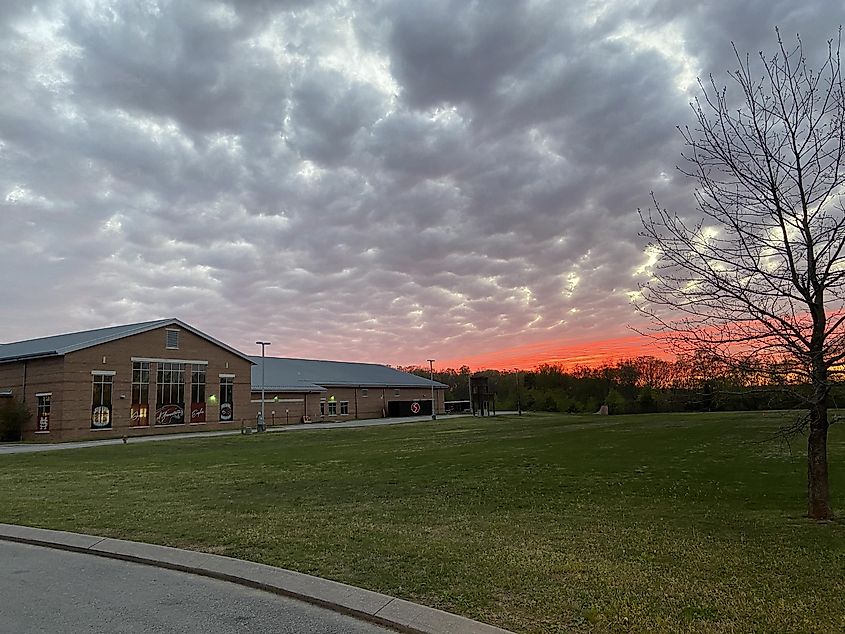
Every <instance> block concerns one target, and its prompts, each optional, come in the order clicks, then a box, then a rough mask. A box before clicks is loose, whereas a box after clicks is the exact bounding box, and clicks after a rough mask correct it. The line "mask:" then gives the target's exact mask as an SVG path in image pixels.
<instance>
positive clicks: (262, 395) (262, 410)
mask: <svg viewBox="0 0 845 634" xmlns="http://www.w3.org/2000/svg"><path fill="white" fill-rule="evenodd" d="M255 343H256V344H258V345H259V346H261V420H260V421H259V425H258V427H259V429H258V431H264V429H263V428H264V400H265V399H264V386H265V385H266V383H265V381H264V348H265V347H266V346H269V345H270V342H269V341H256V342H255Z"/></svg>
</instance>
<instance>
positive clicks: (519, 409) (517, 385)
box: [514, 368, 522, 416]
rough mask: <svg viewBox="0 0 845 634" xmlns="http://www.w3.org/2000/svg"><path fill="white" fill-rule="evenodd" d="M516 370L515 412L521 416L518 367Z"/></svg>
mask: <svg viewBox="0 0 845 634" xmlns="http://www.w3.org/2000/svg"><path fill="white" fill-rule="evenodd" d="M514 369H515V370H516V413H517V414H518V415H519V416H522V400H521V399H520V398H519V368H514Z"/></svg>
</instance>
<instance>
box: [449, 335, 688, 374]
mask: <svg viewBox="0 0 845 634" xmlns="http://www.w3.org/2000/svg"><path fill="white" fill-rule="evenodd" d="M645 355H648V356H653V357H658V358H661V359H669V358H671V356H672V355H670V354H668V353H667V352H666V351H665V350H662V349H660V348H659V347H658V346H657V345H656V344H655V342H654V341H653V340H651V339H649V338H648V337H643V336H641V335H631V336H628V337H613V338H608V339H599V340H595V341H589V342H583V341H579V342H575V341H569V342H566V341H543V342H540V343H534V344H526V345H523V346H516V347H513V348H505V349H503V350H498V351H496V352H490V353H485V354H479V355H474V356H470V357H463V358H460V359H444V360H442V361H438V362H437V366H438V367H440V368H459V367H460V366H462V365H468V366H469V367H470V368H471V369H473V370H483V369H490V370H507V369H512V368H519V369H530V368H534V367H536V366H538V365H540V364H543V363H551V364H555V365H560V366H563V367H564V368H573V367H575V366H579V365H582V366H597V365H601V364H603V363H613V362H615V361H619V360H620V359H627V358H631V357H638V356H645Z"/></svg>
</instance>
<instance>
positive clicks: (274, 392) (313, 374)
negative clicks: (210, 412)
mask: <svg viewBox="0 0 845 634" xmlns="http://www.w3.org/2000/svg"><path fill="white" fill-rule="evenodd" d="M250 359H251V360H252V361H253V362H254V364H255V365H253V366H252V404H253V407H254V409H256V411H258V410H260V409H261V386H262V384H263V385H264V399H265V402H264V408H265V416H266V419H267V420H266V422H267V424H268V425H273V424H276V425H278V424H285V423H298V422H302V421H303V420H305V421H308V420H310V421H312V422H317V421H343V420H356V419H366V418H384V417H397V416H417V415H430V414H431V413H432V408H433V409H434V411H435V412H436V413H439V414H442V413H444V411H445V410H444V395H445V391H446V389H447V388H448V386H446V385H444V384H443V383H438V382H437V381H434V382H432V381H430V380H429V379H425V378H422V377H419V376H416V375H413V374H409V373H407V372H401V371H399V370H395V369H393V368H390V367H388V366H385V365H378V364H374V363H349V362H344V361H320V360H314V359H288V358H278V357H266V358H264V359H263V360H262V357H250ZM262 363H263V364H264V366H263V374H262ZM262 382H263V383H262ZM432 387H433V388H434V389H433V390H432ZM432 392H433V396H434V400H433V401H432Z"/></svg>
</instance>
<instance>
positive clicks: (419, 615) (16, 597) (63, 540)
mask: <svg viewBox="0 0 845 634" xmlns="http://www.w3.org/2000/svg"><path fill="white" fill-rule="evenodd" d="M4 541H5V542H16V543H18V544H29V545H31V546H41V547H48V548H55V549H59V550H64V551H71V552H73V553H83V557H84V558H90V559H89V560H88V561H85V559H78V558H77V559H75V560H72V561H71V560H68V561H65V562H64V564H57V565H55V566H52V564H49V562H47V563H45V561H46V560H48V559H49V557H46V558H45V556H44V554H43V553H40V552H38V551H27V550H26V549H20V548H18V549H17V550H15V549H13V548H12V549H10V548H2V546H3V542H4ZM95 556H96V557H105V558H109V559H113V560H122V561H121V562H120V563H114V565H111V566H106V567H105V568H107V569H108V570H106V569H105V568H103V567H102V566H101V564H100V563H98V562H97V561H94V559H95ZM71 559H72V558H71ZM10 561H11V562H12V563H9V562H10ZM15 562H17V563H15ZM129 562H134V564H133V563H129ZM136 564H146V565H148V566H155V567H156V568H165V569H169V570H175V571H179V572H182V573H191V574H193V575H200V576H202V577H207V578H211V579H217V580H220V581H226V582H229V583H234V584H239V585H241V586H246V587H249V588H254V589H258V590H264V591H266V592H271V593H274V594H277V595H282V596H285V597H290V598H292V599H296V600H297V601H304V602H307V603H310V604H313V605H317V606H320V607H322V608H327V609H329V610H332V611H333V612H337V613H342V614H346V615H350V616H354V617H356V618H358V619H362V620H364V621H367V622H369V623H374V624H377V625H381V626H385V627H389V628H392V629H395V630H398V631H401V632H411V633H413V634H457V633H460V634H510V633H509V632H507V630H503V629H500V628H497V627H493V626H491V625H486V624H484V623H479V622H478V621H473V620H470V619H467V618H464V617H462V616H457V615H455V614H450V613H448V612H443V611H441V610H435V609H434V608H429V607H426V606H423V605H419V604H416V603H411V602H409V601H404V600H402V599H397V598H395V597H391V596H388V595H385V594H381V593H378V592H372V591H370V590H364V589H362V588H356V587H354V586H349V585H346V584H343V583H338V582H336V581H329V580H328V579H321V578H319V577H313V576H311V575H306V574H302V573H299V572H294V571H291V570H285V569H283V568H276V567H273V566H266V565H263V564H256V563H252V562H249V561H243V560H241V559H232V558H229V557H221V556H220V555H210V554H206V553H198V552H193V551H188V550H181V549H178V548H167V547H165V546H155V545H153V544H144V543H141V542H131V541H125V540H120V539H109V538H103V537H97V536H94V535H83V534H80V533H66V532H63V531H52V530H46V529H41V528H29V527H26V526H15V525H13V524H0V571H2V574H0V579H2V580H3V581H2V582H0V596H2V597H3V601H0V629H2V630H3V631H6V630H7V629H8V628H7V626H8V624H9V623H22V624H23V625H26V624H27V623H29V622H31V623H36V624H38V627H40V628H42V629H40V630H39V629H38V628H36V627H12V629H9V631H16V632H17V631H20V632H28V631H45V632H53V631H88V632H91V631H94V632H100V631H103V632H106V631H108V632H118V631H125V632H136V631H153V632H155V631H162V632H163V631H180V632H181V631H188V632H203V633H205V632H215V631H279V632H286V631H291V632H294V631H295V632H326V633H330V632H333V633H336V634H342V633H343V634H345V633H350V634H351V633H353V632H354V633H356V634H357V633H359V632H361V633H363V632H367V633H369V632H383V630H381V629H378V628H372V627H371V628H369V629H367V628H359V629H354V628H353V626H354V623H352V622H351V621H343V622H342V623H340V621H338V622H336V623H335V624H336V625H337V624H338V623H339V625H338V627H340V628H347V629H326V624H327V623H329V622H330V621H331V619H329V618H328V617H327V616H326V615H325V614H322V615H321V614H319V613H317V612H315V611H308V610H302V609H300V608H301V606H295V605H293V608H294V609H295V612H296V614H295V615H294V617H293V618H294V620H295V621H297V620H298V621H299V622H300V623H312V624H315V623H316V625H313V627H315V628H317V629H309V627H311V626H308V627H305V628H304V629H293V630H289V629H281V628H279V629H273V630H263V629H261V627H258V628H257V629H253V627H251V626H250V625H251V623H244V624H243V625H242V626H239V627H233V628H227V629H225V630H219V629H218V630H214V629H207V628H205V627H204V628H202V629H196V628H195V629H187V630H186V629H183V627H182V624H183V621H184V619H186V618H187V619H189V620H190V618H191V609H192V607H191V606H193V607H194V608H197V609H199V610H200V616H201V619H200V622H201V623H206V622H208V617H209V614H208V612H207V608H205V611H203V610H204V608H202V607H201V605H202V604H203V602H204V601H205V597H206V596H207V595H206V592H218V593H219V592H222V593H223V596H225V595H226V594H229V596H233V595H231V591H230V590H226V589H225V588H223V587H221V586H219V585H218V586H216V587H212V586H214V584H207V583H206V584H196V585H195V584H194V582H192V580H191V579H189V578H185V577H181V578H169V579H168V580H167V581H165V583H175V584H176V585H177V586H179V587H181V588H183V589H182V590H181V591H180V592H179V593H177V594H176V595H175V596H174V595H173V593H171V592H168V591H166V589H165V591H164V592H157V591H156V590H155V588H150V587H149V586H150V580H149V575H146V576H144V575H142V576H141V577H138V576H136V574H135V573H137V572H138V569H136V568H133V566H134V565H136ZM62 565H70V566H71V569H70V571H69V572H70V573H71V574H72V575H74V576H75V577H76V578H77V581H76V582H75V583H74V584H73V585H72V586H71V587H70V592H71V593H72V594H71V596H67V595H65V596H61V593H62V592H63V591H64V590H63V588H64V589H65V590H66V589H67V585H66V584H67V583H68V582H69V581H67V580H66V581H64V582H63V581H61V579H60V577H61V576H62V575H64V573H63V572H61V570H60V569H61V568H62ZM51 566H52V567H51ZM33 567H34V568H38V569H39V570H41V572H39V571H38V570H35V571H33V570H30V568H33ZM86 569H87V570H88V571H89V572H87V573H86V572H85V571H86ZM74 570H75V571H76V573H74ZM44 574H47V576H48V577H47V579H48V583H49V579H50V578H51V577H50V575H51V574H52V575H53V576H55V577H56V578H59V586H58V587H57V588H56V592H51V591H50V590H49V586H48V587H47V588H46V589H45V588H44V587H42V586H41V585H38V584H37V583H33V584H32V585H31V586H30V585H29V584H28V582H27V579H31V580H36V581H37V580H38V578H39V577H43V576H44ZM101 574H104V575H105V578H103V579H101V580H99V581H98V580H97V577H99V576H100V575H101ZM153 576H155V575H153ZM16 577H18V580H17V581H16ZM144 578H147V579H148V580H147V581H144ZM89 580H93V583H94V585H93V586H89V583H88V582H89ZM205 581H208V580H207V579H206V580H205ZM114 583H117V584H118V587H117V589H116V588H115V586H114V585H113V584H114ZM98 584H99V585H98ZM121 584H122V585H121ZM189 586H190V588H189ZM98 588H99V589H98ZM121 588H122V589H121ZM133 591H134V592H136V593H138V594H139V597H138V598H139V599H140V603H139V601H138V600H137V599H130V603H129V605H128V606H127V608H126V610H124V612H123V614H124V616H125V617H126V618H132V614H133V613H134V612H135V610H136V609H140V608H142V607H143V606H142V604H143V603H144V602H145V600H144V597H145V596H147V597H152V600H153V602H159V603H160V604H161V605H162V606H163V607H162V609H164V610H165V612H164V614H165V615H171V616H172V618H174V619H182V620H180V621H177V622H176V623H174V624H173V626H172V627H167V626H169V625H170V622H169V620H168V619H169V618H170V617H169V616H168V618H167V619H165V620H164V621H151V622H152V623H153V624H154V625H157V626H158V627H159V629H153V628H151V629H145V628H143V627H142V628H138V629H129V628H126V627H123V626H125V625H126V622H125V620H123V619H120V618H116V619H112V621H111V623H112V625H114V626H120V627H106V625H105V624H103V622H102V621H98V619H102V618H104V617H103V613H104V612H107V611H108V610H109V609H111V606H110V601H112V600H114V599H109V598H108V596H107V595H109V594H111V593H115V598H116V600H118V601H120V600H121V597H124V596H126V592H128V593H130V594H131V593H132V592H133ZM151 592H152V594H150V593H151ZM191 593H193V594H194V595H195V597H196V598H195V599H192V600H190V601H189V600H188V598H187V596H186V595H189V594H191ZM12 599H13V600H12ZM168 599H169V601H170V603H169V604H168V603H167V602H166V601H167V600H168ZM239 600H240V601H247V602H249V601H258V602H260V603H261V604H262V607H261V608H260V610H259V611H260V612H261V614H262V615H261V616H260V617H259V620H258V621H255V622H254V623H257V624H259V625H260V624H261V623H265V622H266V621H265V619H266V618H269V615H271V614H274V613H277V612H278V611H284V610H286V609H289V608H291V606H292V604H284V605H283V604H279V605H276V606H273V605H268V601H267V598H266V597H262V598H259V597H258V596H257V595H250V596H247V594H241V595H240V599H239ZM27 602H28V603H27ZM80 602H81V603H82V605H83V606H85V605H86V602H87V605H88V606H90V609H89V610H82V611H81V612H80V610H79V609H76V610H73V609H72V608H73V604H79V603H80ZM174 602H175V603H174ZM223 602H225V601H223ZM19 603H22V604H23V605H24V607H23V608H22V607H21V606H20V605H11V604H19ZM183 603H185V605H183ZM211 603H214V604H217V605H219V604H221V600H219V599H212V600H211ZM26 605H29V606H31V607H32V609H31V610H30V609H28V608H26V607H25V606H26ZM56 606H64V608H65V614H66V616H67V618H68V619H69V620H70V621H71V622H70V623H68V624H67V625H64V624H62V623H57V622H55V621H53V620H51V618H52V617H51V616H50V613H52V612H56V613H60V611H59V610H57V608H56ZM151 607H155V606H148V607H147V610H146V614H147V616H146V617H144V618H150V619H157V618H158V617H159V616H160V615H157V614H158V611H157V610H156V611H155V612H156V613H155V614H154V613H152V612H151ZM232 607H233V608H234V609H233V610H230V611H229V612H226V614H228V616H227V617H226V618H234V619H244V618H250V617H249V611H246V610H244V606H243V605H240V606H232ZM117 609H122V608H120V607H118V608H117ZM127 610H128V611H127ZM176 612H183V613H184V614H183V615H182V616H181V617H179V616H177V615H176ZM36 613H37V614H36ZM7 617H8V620H7ZM86 618H87V619H88V620H89V625H88V626H87V627H85V626H84V622H83V620H84V619H86ZM105 618H109V617H108V614H106V617H105ZM16 619H17V620H16ZM29 619H36V620H35V621H28V620H29ZM92 624H93V627H92ZM51 625H52V626H51ZM320 628H323V629H320ZM349 628H353V629H349Z"/></svg>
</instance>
